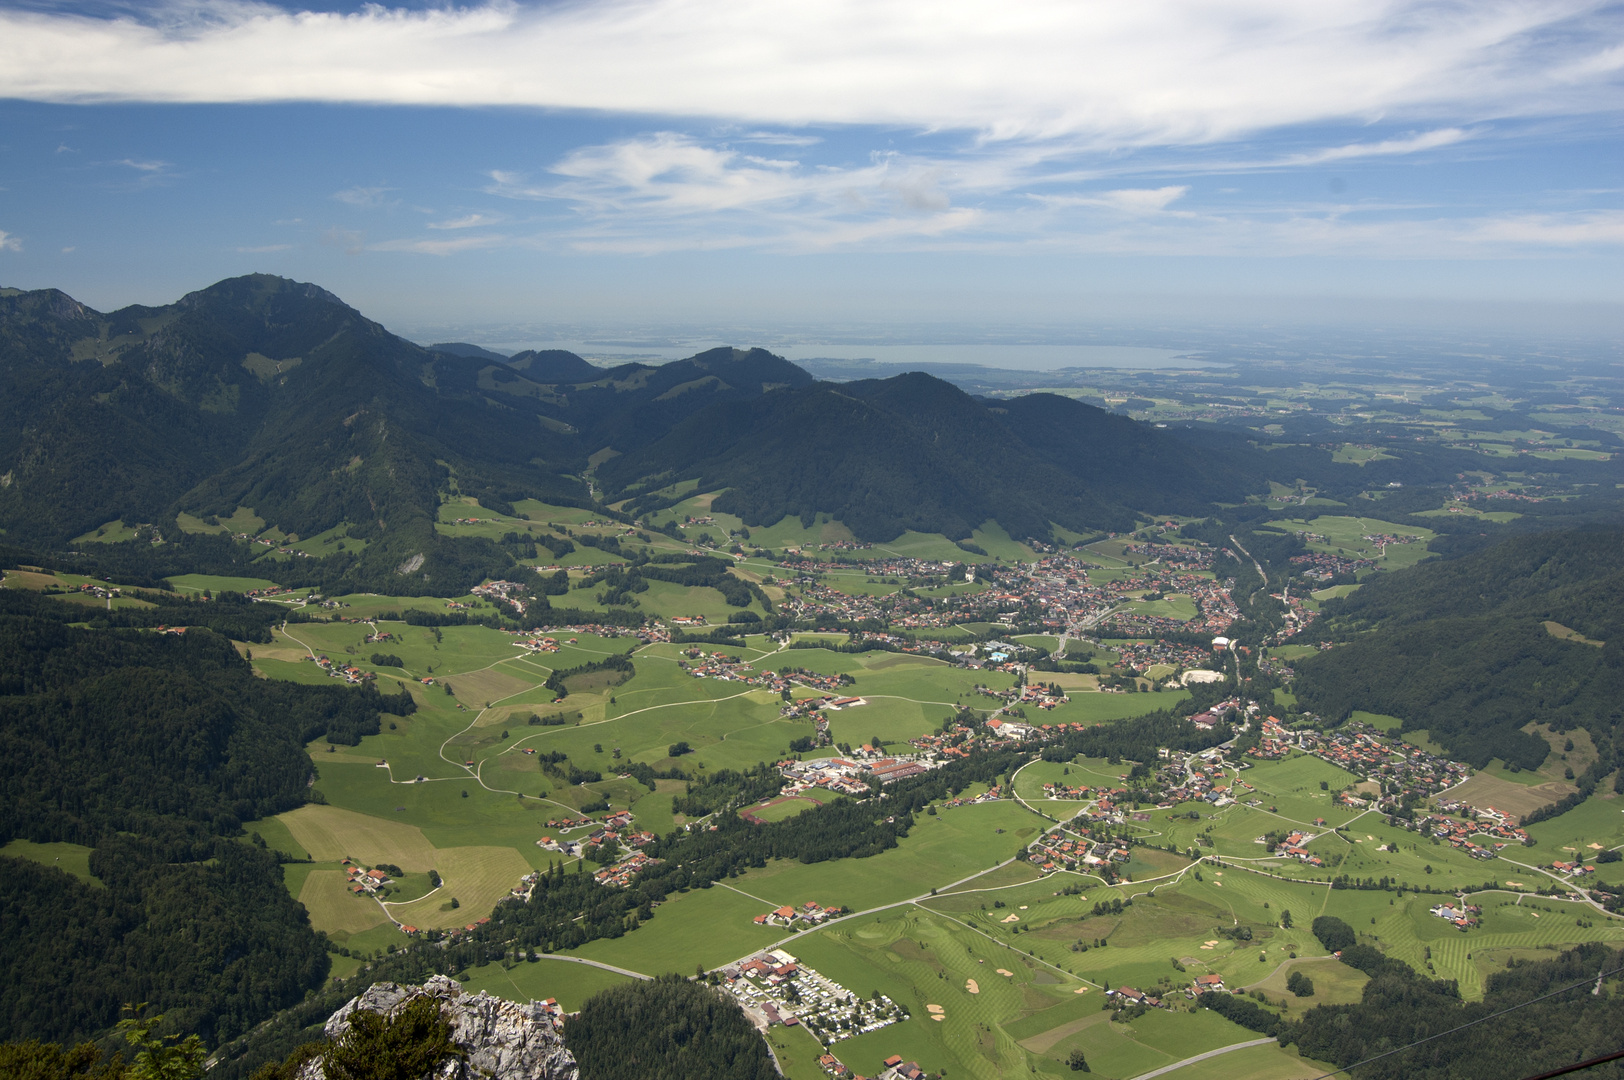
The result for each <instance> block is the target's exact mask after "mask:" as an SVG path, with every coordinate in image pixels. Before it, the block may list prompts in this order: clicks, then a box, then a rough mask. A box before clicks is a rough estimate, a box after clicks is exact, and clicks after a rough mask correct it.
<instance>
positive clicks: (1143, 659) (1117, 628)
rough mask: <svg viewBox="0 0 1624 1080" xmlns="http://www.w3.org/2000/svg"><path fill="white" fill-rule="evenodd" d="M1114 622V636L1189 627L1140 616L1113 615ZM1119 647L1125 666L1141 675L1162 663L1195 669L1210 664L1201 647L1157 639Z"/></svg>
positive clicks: (1204, 650)
mask: <svg viewBox="0 0 1624 1080" xmlns="http://www.w3.org/2000/svg"><path fill="white" fill-rule="evenodd" d="M1112 619H1113V621H1112V623H1111V626H1110V628H1109V629H1110V631H1111V633H1113V634H1122V635H1124V636H1129V635H1133V636H1141V635H1145V636H1149V635H1154V634H1156V633H1158V632H1160V633H1168V632H1170V631H1171V632H1182V631H1184V630H1185V629H1186V627H1187V625H1188V624H1186V623H1181V622H1175V621H1173V620H1171V619H1162V618H1151V617H1149V616H1139V615H1135V616H1113V617H1112ZM1115 648H1116V649H1117V652H1118V653H1119V654H1120V655H1121V657H1122V659H1121V664H1122V666H1123V667H1125V668H1127V669H1128V670H1129V671H1132V672H1134V673H1135V674H1137V675H1143V674H1144V673H1145V672H1146V671H1148V670H1150V669H1151V668H1153V667H1155V666H1157V665H1158V664H1163V665H1171V666H1173V667H1187V668H1194V667H1200V666H1201V665H1203V664H1205V663H1207V662H1208V652H1207V650H1206V649H1204V648H1202V647H1201V646H1199V645H1186V644H1182V643H1179V642H1172V641H1164V640H1161V639H1157V638H1154V637H1151V638H1150V640H1146V641H1130V642H1127V643H1126V644H1123V645H1118V646H1115Z"/></svg>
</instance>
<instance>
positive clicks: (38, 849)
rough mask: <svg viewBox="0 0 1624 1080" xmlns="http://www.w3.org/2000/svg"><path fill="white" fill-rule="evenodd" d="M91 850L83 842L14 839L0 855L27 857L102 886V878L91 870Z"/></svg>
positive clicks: (16, 857)
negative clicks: (46, 841) (46, 842)
mask: <svg viewBox="0 0 1624 1080" xmlns="http://www.w3.org/2000/svg"><path fill="white" fill-rule="evenodd" d="M90 851H91V849H90V848H87V847H85V846H84V845H83V844H69V843H63V842H56V843H49V844H36V843H34V842H33V841H32V840H13V841H11V842H10V843H8V844H6V845H5V846H4V847H0V855H9V856H10V857H12V858H13V859H27V860H28V861H29V862H36V863H39V864H40V865H41V866H53V867H55V868H56V869H58V870H62V871H65V872H67V873H69V874H72V875H73V876H74V877H76V878H79V879H80V880H82V881H88V882H90V883H91V884H93V885H96V886H98V887H100V885H101V884H102V881H101V879H100V878H98V877H96V876H95V875H94V874H92V873H91V872H90Z"/></svg>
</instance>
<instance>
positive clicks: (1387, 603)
mask: <svg viewBox="0 0 1624 1080" xmlns="http://www.w3.org/2000/svg"><path fill="white" fill-rule="evenodd" d="M1324 612H1325V616H1326V618H1325V619H1324V620H1323V621H1322V622H1321V623H1319V624H1317V625H1316V626H1315V627H1314V629H1313V631H1312V633H1313V634H1314V636H1315V637H1316V638H1330V639H1331V640H1333V641H1336V642H1338V644H1337V646H1336V647H1335V648H1333V649H1331V650H1329V651H1328V652H1325V653H1323V654H1321V655H1319V656H1316V657H1313V658H1311V659H1310V660H1307V661H1304V662H1303V663H1301V664H1300V665H1299V666H1298V672H1297V683H1296V691H1297V694H1298V696H1299V698H1300V699H1301V702H1302V704H1303V706H1304V707H1305V708H1308V709H1311V710H1313V711H1315V712H1318V713H1320V714H1321V715H1323V716H1325V717H1326V718H1327V719H1329V720H1332V721H1340V720H1343V719H1345V718H1346V717H1347V716H1348V715H1349V713H1351V712H1352V711H1353V710H1355V709H1363V710H1367V711H1370V712H1377V713H1385V714H1388V715H1392V716H1397V717H1399V718H1401V719H1403V720H1404V722H1405V726H1406V729H1407V730H1408V729H1415V728H1426V729H1427V730H1428V731H1429V733H1430V735H1431V737H1432V738H1433V739H1435V740H1436V741H1437V742H1439V743H1440V744H1442V745H1443V746H1444V747H1445V748H1446V749H1448V750H1449V751H1450V753H1451V754H1453V755H1454V756H1456V757H1457V758H1459V759H1460V760H1463V761H1467V762H1470V763H1471V764H1473V765H1475V766H1477V767H1479V768H1481V767H1482V766H1484V765H1486V764H1487V763H1488V761H1489V759H1490V758H1494V757H1498V758H1501V759H1503V760H1505V761H1507V762H1513V763H1516V764H1517V765H1519V766H1521V767H1523V768H1537V767H1538V766H1539V765H1540V763H1541V762H1543V761H1544V760H1545V756H1546V754H1547V753H1548V751H1549V746H1548V745H1547V744H1546V742H1545V740H1543V739H1541V738H1539V737H1538V736H1537V735H1533V734H1529V733H1528V732H1526V731H1524V730H1523V728H1524V727H1525V725H1527V724H1529V723H1530V722H1533V723H1537V724H1546V725H1549V726H1550V727H1551V728H1552V729H1553V730H1555V731H1557V732H1559V733H1560V732H1563V731H1569V730H1572V729H1575V728H1584V729H1586V730H1588V731H1589V732H1590V735H1591V738H1592V740H1593V741H1594V742H1595V744H1596V747H1597V749H1598V751H1599V753H1600V756H1601V758H1602V759H1603V765H1604V766H1605V767H1603V768H1601V769H1600V771H1599V772H1598V773H1597V776H1598V777H1599V776H1604V775H1606V774H1607V773H1609V772H1611V771H1612V764H1613V754H1614V752H1615V746H1616V743H1617V740H1618V738H1619V735H1620V733H1621V731H1620V725H1621V721H1624V711H1621V710H1624V615H1621V612H1624V530H1620V529H1618V528H1602V527H1590V528H1584V529H1578V530H1569V531H1564V532H1556V533H1544V534H1539V535H1535V536H1529V537H1518V538H1514V539H1511V540H1507V541H1504V542H1502V543H1500V544H1498V545H1496V546H1494V547H1492V548H1489V549H1487V550H1484V551H1480V552H1476V553H1473V554H1470V555H1465V556H1462V557H1460V558H1457V559H1451V560H1443V561H1436V562H1426V563H1421V564H1419V565H1417V566H1415V567H1412V568H1410V569H1409V570H1406V571H1403V572H1402V573H1397V574H1392V575H1381V576H1378V577H1376V578H1374V579H1372V580H1371V581H1370V583H1368V584H1366V585H1365V586H1364V587H1363V588H1361V589H1360V590H1359V591H1358V592H1356V593H1354V594H1352V595H1351V596H1349V597H1346V598H1344V599H1342V600H1334V601H1329V602H1327V603H1326V605H1325V608H1324ZM1547 623H1551V624H1555V625H1556V628H1557V629H1558V630H1559V631H1561V630H1563V628H1565V630H1567V631H1573V632H1574V633H1576V634H1578V635H1579V637H1580V638H1583V639H1585V640H1579V639H1578V638H1574V637H1572V636H1571V635H1568V636H1557V634H1556V633H1553V632H1552V627H1549V626H1547Z"/></svg>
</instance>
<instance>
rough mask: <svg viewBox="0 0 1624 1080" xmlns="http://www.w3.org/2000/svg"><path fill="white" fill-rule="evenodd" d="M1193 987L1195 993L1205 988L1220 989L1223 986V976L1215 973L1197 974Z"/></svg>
mask: <svg viewBox="0 0 1624 1080" xmlns="http://www.w3.org/2000/svg"><path fill="white" fill-rule="evenodd" d="M1195 988H1196V992H1197V993H1201V992H1203V991H1206V990H1213V991H1217V990H1222V989H1223V988H1224V977H1223V976H1222V975H1219V974H1216V973H1214V974H1212V975H1197V976H1196V977H1195Z"/></svg>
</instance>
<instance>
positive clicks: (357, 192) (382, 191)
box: [333, 187, 395, 210]
mask: <svg viewBox="0 0 1624 1080" xmlns="http://www.w3.org/2000/svg"><path fill="white" fill-rule="evenodd" d="M394 190H395V189H394V188H388V187H352V188H345V189H344V190H343V191H335V192H333V198H335V199H337V200H338V201H339V202H341V203H349V204H350V205H351V206H360V207H364V208H366V209H368V210H371V209H376V208H377V207H380V206H384V205H386V204H387V203H388V200H386V199H385V198H384V196H385V195H387V194H388V193H389V192H391V191H394Z"/></svg>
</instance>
